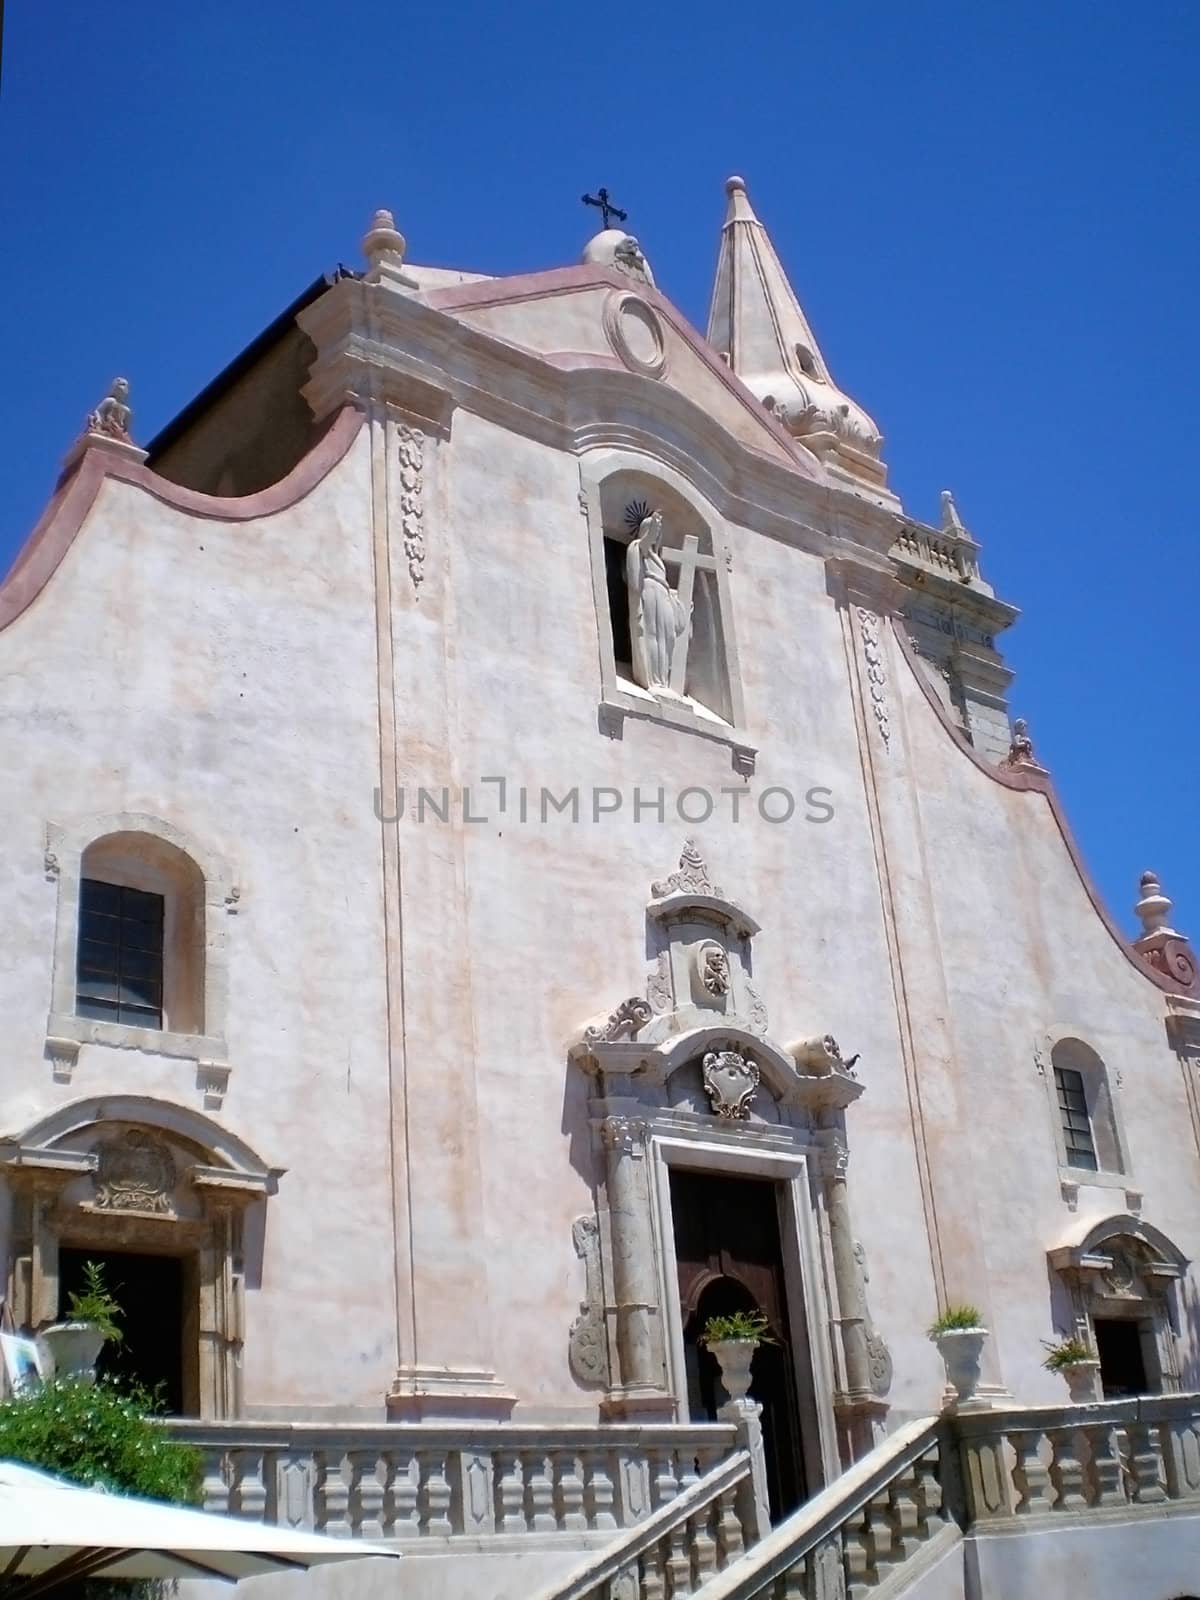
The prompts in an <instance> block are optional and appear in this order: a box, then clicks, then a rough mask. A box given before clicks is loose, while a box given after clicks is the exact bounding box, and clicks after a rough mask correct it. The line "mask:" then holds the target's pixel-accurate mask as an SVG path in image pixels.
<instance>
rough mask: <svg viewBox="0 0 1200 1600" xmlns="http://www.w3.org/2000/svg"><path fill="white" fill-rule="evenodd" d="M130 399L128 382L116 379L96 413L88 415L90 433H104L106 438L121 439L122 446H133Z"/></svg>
mask: <svg viewBox="0 0 1200 1600" xmlns="http://www.w3.org/2000/svg"><path fill="white" fill-rule="evenodd" d="M128 399H129V384H128V382H127V380H126V379H125V378H114V379H113V381H112V383H111V384H110V385H109V389H108V393H107V394H106V395H105V397H104V399H103V400H101V402H100V404H99V405H98V406H97V407H96V409H95V410H94V411H91V412H89V413H88V419H87V423H86V428H87V431H88V433H102V434H104V435H105V437H106V438H109V439H119V440H120V441H121V443H122V444H132V443H133V440H132V439H131V438H130V437H129V424H130V423H131V422H132V421H133V412H132V411H131V410H130V409H129V407H128V405H126V401H127V400H128Z"/></svg>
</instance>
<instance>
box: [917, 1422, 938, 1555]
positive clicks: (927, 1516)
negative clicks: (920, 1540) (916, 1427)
mask: <svg viewBox="0 0 1200 1600" xmlns="http://www.w3.org/2000/svg"><path fill="white" fill-rule="evenodd" d="M941 1464H942V1463H941V1450H940V1447H939V1446H937V1445H935V1446H934V1447H933V1449H932V1450H927V1451H926V1452H925V1454H924V1455H923V1456H921V1457H920V1459H919V1460H918V1461H917V1463H916V1496H917V1513H918V1515H919V1517H920V1519H921V1527H922V1530H923V1532H924V1534H925V1537H926V1538H927V1539H928V1538H930V1537H931V1536H932V1535H933V1534H934V1533H936V1532H937V1530H938V1529H939V1528H940V1527H941V1525H942V1523H943V1522H944V1521H945V1518H944V1517H943V1515H942V1499H943V1496H942V1479H941Z"/></svg>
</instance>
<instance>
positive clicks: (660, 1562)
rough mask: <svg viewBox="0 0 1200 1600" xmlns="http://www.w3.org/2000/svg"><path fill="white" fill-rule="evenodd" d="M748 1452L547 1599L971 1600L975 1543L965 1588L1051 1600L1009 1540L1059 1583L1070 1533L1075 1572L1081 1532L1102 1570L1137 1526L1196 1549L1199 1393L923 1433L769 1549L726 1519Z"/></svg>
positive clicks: (849, 1482) (928, 1428)
mask: <svg viewBox="0 0 1200 1600" xmlns="http://www.w3.org/2000/svg"><path fill="white" fill-rule="evenodd" d="M750 1454H751V1452H750V1451H745V1450H743V1451H740V1452H739V1453H738V1454H737V1455H735V1456H734V1457H733V1458H731V1459H730V1460H729V1461H726V1462H723V1463H721V1465H720V1466H718V1467H717V1468H715V1469H713V1470H711V1471H710V1472H708V1473H706V1474H705V1475H704V1476H703V1477H701V1478H700V1479H699V1480H698V1481H697V1482H695V1483H694V1484H693V1485H692V1486H691V1487H690V1488H689V1489H688V1490H687V1491H686V1492H685V1493H684V1494H681V1495H680V1496H679V1497H678V1498H677V1499H675V1500H673V1501H671V1502H669V1503H668V1504H664V1505H662V1506H660V1507H659V1509H658V1510H657V1511H656V1512H655V1513H654V1514H653V1515H652V1516H651V1517H649V1518H647V1519H646V1520H645V1521H644V1522H643V1523H641V1524H639V1525H638V1526H637V1527H634V1528H631V1529H629V1530H627V1531H626V1532H624V1533H623V1534H622V1535H620V1536H619V1537H618V1538H617V1539H616V1540H614V1541H613V1542H612V1543H611V1544H610V1545H608V1546H607V1547H606V1549H605V1550H604V1551H603V1553H602V1554H601V1555H599V1556H598V1557H595V1558H592V1559H590V1560H589V1561H586V1562H584V1563H582V1564H581V1565H580V1567H579V1569H578V1570H577V1571H575V1572H574V1573H573V1574H571V1575H570V1576H569V1577H568V1578H567V1579H566V1580H565V1581H560V1582H558V1583H557V1584H555V1585H553V1586H551V1587H548V1588H546V1589H545V1590H543V1591H542V1593H541V1594H540V1595H539V1596H538V1600H676V1597H677V1596H682V1595H694V1596H696V1600H758V1597H765V1600H864V1597H866V1596H868V1595H869V1596H871V1597H872V1600H896V1597H898V1596H900V1595H902V1594H910V1593H915V1592H916V1591H917V1590H918V1588H919V1586H920V1583H921V1580H922V1578H923V1577H925V1576H926V1575H927V1574H930V1573H932V1570H933V1568H934V1567H935V1566H940V1565H941V1564H943V1563H947V1565H946V1568H945V1575H944V1576H939V1581H938V1584H937V1586H936V1592H937V1593H938V1595H955V1596H961V1595H965V1594H966V1593H967V1592H968V1586H967V1583H966V1577H965V1572H966V1559H965V1558H966V1554H967V1552H966V1551H964V1550H957V1551H956V1548H955V1547H961V1546H964V1545H966V1544H972V1545H973V1546H974V1548H973V1550H972V1552H971V1558H972V1559H971V1566H972V1571H973V1574H974V1576H973V1580H972V1587H971V1588H970V1591H969V1592H971V1593H976V1594H985V1595H991V1594H995V1595H997V1596H1004V1595H1008V1594H1014V1595H1021V1596H1024V1595H1025V1594H1026V1593H1029V1594H1032V1593H1035V1592H1036V1593H1039V1594H1041V1593H1046V1594H1050V1593H1055V1594H1057V1593H1058V1592H1059V1590H1058V1589H1052V1588H1049V1587H1039V1586H1038V1584H1037V1583H1036V1582H1033V1581H1032V1579H1031V1569H1030V1557H1031V1548H1032V1547H1030V1546H1029V1545H1028V1544H1026V1545H1025V1547H1024V1550H1023V1552H1022V1555H1021V1557H1020V1559H1019V1560H1018V1561H1017V1562H1016V1563H1011V1562H1010V1563H1009V1569H1006V1565H1005V1559H1004V1551H1005V1546H1006V1544H1007V1547H1008V1551H1009V1553H1010V1554H1011V1552H1012V1549H1013V1545H1012V1542H1011V1541H1013V1540H1019V1539H1023V1538H1025V1537H1026V1536H1028V1535H1029V1534H1038V1535H1041V1536H1043V1537H1041V1538H1040V1539H1039V1540H1038V1541H1037V1545H1036V1548H1037V1550H1038V1551H1040V1552H1041V1555H1042V1556H1043V1557H1045V1558H1046V1572H1047V1574H1050V1573H1051V1572H1052V1571H1053V1570H1054V1565H1053V1563H1054V1558H1055V1536H1056V1535H1060V1534H1066V1535H1067V1536H1068V1541H1067V1542H1068V1543H1069V1542H1070V1541H1071V1540H1073V1541H1075V1542H1074V1543H1073V1544H1071V1545H1070V1550H1071V1560H1072V1561H1078V1560H1079V1555H1078V1552H1079V1551H1080V1550H1081V1549H1085V1545H1084V1544H1081V1543H1080V1536H1081V1535H1082V1536H1083V1539H1084V1540H1085V1541H1086V1540H1087V1539H1091V1540H1092V1541H1093V1545H1092V1550H1093V1555H1094V1557H1095V1558H1096V1559H1097V1560H1099V1561H1103V1560H1104V1559H1105V1554H1104V1552H1105V1551H1106V1550H1107V1551H1109V1552H1111V1551H1112V1550H1113V1549H1114V1548H1115V1546H1114V1544H1113V1543H1112V1540H1113V1539H1114V1538H1115V1539H1117V1540H1122V1541H1126V1549H1128V1540H1129V1539H1130V1537H1131V1535H1132V1537H1133V1538H1134V1539H1135V1540H1137V1539H1141V1544H1140V1546H1139V1548H1141V1549H1144V1548H1145V1539H1144V1536H1143V1535H1139V1534H1138V1532H1137V1530H1138V1527H1139V1525H1141V1527H1142V1529H1143V1530H1144V1531H1145V1532H1148V1531H1150V1529H1149V1525H1150V1524H1151V1523H1152V1522H1153V1523H1156V1524H1157V1526H1155V1528H1154V1530H1153V1541H1154V1545H1155V1549H1156V1551H1157V1550H1160V1549H1161V1548H1162V1547H1163V1544H1164V1540H1166V1541H1168V1542H1169V1540H1170V1539H1171V1538H1174V1540H1175V1542H1176V1544H1177V1545H1178V1547H1179V1551H1178V1559H1181V1560H1183V1561H1184V1562H1185V1563H1186V1562H1188V1561H1193V1562H1194V1560H1195V1557H1194V1552H1195V1551H1196V1550H1197V1549H1200V1395H1157V1396H1147V1397H1144V1398H1142V1399H1132V1400H1122V1401H1113V1402H1106V1403H1101V1404H1096V1405H1086V1406H1038V1407H1024V1408H1015V1407H1014V1408H1011V1409H1006V1410H1003V1411H1000V1410H989V1411H978V1412H971V1413H964V1414H959V1415H954V1414H944V1415H942V1416H940V1417H929V1418H926V1419H923V1420H920V1421H917V1422H912V1423H909V1424H908V1425H907V1426H905V1427H903V1428H901V1429H899V1430H898V1431H897V1432H896V1433H894V1434H892V1435H890V1436H889V1437H888V1438H887V1439H886V1440H885V1441H884V1442H883V1443H882V1444H880V1445H879V1446H878V1447H877V1448H876V1449H875V1450H872V1451H871V1452H870V1453H869V1454H868V1455H866V1456H864V1457H863V1458H862V1459H861V1460H859V1461H856V1462H855V1463H854V1464H853V1465H852V1466H851V1467H850V1468H849V1469H848V1470H847V1471H846V1472H844V1473H842V1475H841V1476H840V1477H839V1478H838V1479H837V1480H836V1481H835V1482H834V1483H832V1484H830V1485H829V1486H828V1488H826V1489H823V1490H822V1491H821V1492H820V1493H819V1494H817V1495H816V1496H814V1497H813V1499H811V1500H809V1501H808V1502H807V1503H806V1504H805V1505H804V1506H802V1507H801V1508H800V1510H799V1511H797V1512H796V1513H795V1514H794V1515H793V1516H790V1517H788V1518H787V1519H786V1520H785V1521H784V1522H782V1523H780V1524H779V1525H778V1526H777V1527H775V1528H773V1529H771V1530H770V1531H766V1532H764V1534H763V1536H762V1537H761V1538H759V1539H757V1540H754V1539H753V1538H752V1537H751V1535H752V1533H753V1531H754V1529H753V1520H754V1519H753V1516H752V1514H751V1513H749V1512H745V1511H744V1512H743V1515H742V1516H741V1517H740V1518H735V1519H733V1520H736V1521H737V1522H738V1528H737V1529H736V1530H735V1528H734V1526H733V1522H732V1521H731V1520H730V1516H731V1507H734V1506H736V1505H737V1504H739V1503H740V1504H741V1505H742V1506H743V1507H750V1506H752V1496H748V1495H747V1493H746V1489H745V1486H746V1485H748V1483H749V1481H750V1477H751V1460H750ZM743 1458H744V1459H743ZM739 1492H741V1493H742V1495H743V1499H742V1500H741V1502H738V1500H737V1495H738V1493H739ZM739 1534H740V1538H739ZM1106 1539H1107V1540H1108V1541H1109V1542H1108V1543H1107V1544H1105V1542H1104V1541H1105V1540H1106ZM1061 1548H1062V1546H1061V1544H1060V1552H1061ZM1084 1558H1085V1559H1086V1550H1085V1557H1084ZM1175 1558H1176V1557H1174V1556H1172V1554H1171V1552H1169V1551H1168V1552H1166V1555H1165V1557H1164V1559H1165V1560H1167V1561H1169V1560H1171V1559H1175ZM1033 1559H1034V1561H1036V1560H1037V1559H1038V1557H1037V1556H1036V1555H1034V1557H1033ZM1012 1568H1015V1570H1016V1571H1017V1572H1018V1573H1019V1578H1018V1580H1017V1586H1016V1587H1015V1588H1013V1587H1008V1586H1006V1581H1005V1573H1006V1570H1011V1569H1012ZM989 1571H990V1572H991V1573H992V1574H993V1576H992V1579H991V1581H990V1583H989V1580H988V1577H987V1574H988V1573H989ZM1031 1582H1032V1586H1029V1587H1027V1585H1030V1584H1031ZM1061 1592H1062V1593H1064V1594H1065V1593H1066V1592H1067V1590H1065V1589H1064V1590H1062V1591H1061Z"/></svg>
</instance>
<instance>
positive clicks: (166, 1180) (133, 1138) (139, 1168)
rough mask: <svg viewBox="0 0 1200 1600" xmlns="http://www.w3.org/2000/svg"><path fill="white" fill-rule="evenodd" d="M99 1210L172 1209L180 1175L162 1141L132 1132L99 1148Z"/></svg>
mask: <svg viewBox="0 0 1200 1600" xmlns="http://www.w3.org/2000/svg"><path fill="white" fill-rule="evenodd" d="M96 1158H97V1164H96V1177H95V1184H96V1207H97V1209H98V1210H100V1211H153V1212H157V1213H163V1212H168V1211H170V1210H171V1209H172V1196H173V1194H174V1191H175V1185H176V1183H177V1181H178V1175H177V1173H176V1171H175V1162H174V1159H173V1158H172V1156H171V1152H170V1150H168V1148H167V1147H166V1145H165V1144H163V1142H162V1141H161V1140H160V1139H156V1138H154V1137H153V1136H152V1135H151V1134H148V1133H142V1132H140V1131H139V1130H138V1129H137V1128H131V1129H130V1130H129V1132H128V1133H126V1134H125V1135H124V1137H123V1138H121V1139H113V1140H110V1141H109V1142H108V1143H106V1144H101V1145H98V1146H97V1148H96Z"/></svg>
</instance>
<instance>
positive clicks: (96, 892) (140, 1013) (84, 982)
mask: <svg viewBox="0 0 1200 1600" xmlns="http://www.w3.org/2000/svg"><path fill="white" fill-rule="evenodd" d="M162 978H163V897H162V895H160V894H147V893H146V892H145V891H144V890H141V889H125V888H122V887H120V886H119V885H117V884H114V883H102V882H101V881H100V880H99V879H98V878H83V879H81V880H80V885H79V944H78V953H77V956H76V963H75V1011H76V1014H77V1015H78V1016H81V1017H92V1018H95V1019H97V1020H100V1021H104V1022H123V1023H127V1024H129V1025H131V1026H133V1027H139V1028H161V1027H162V1021H163V1017H162Z"/></svg>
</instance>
